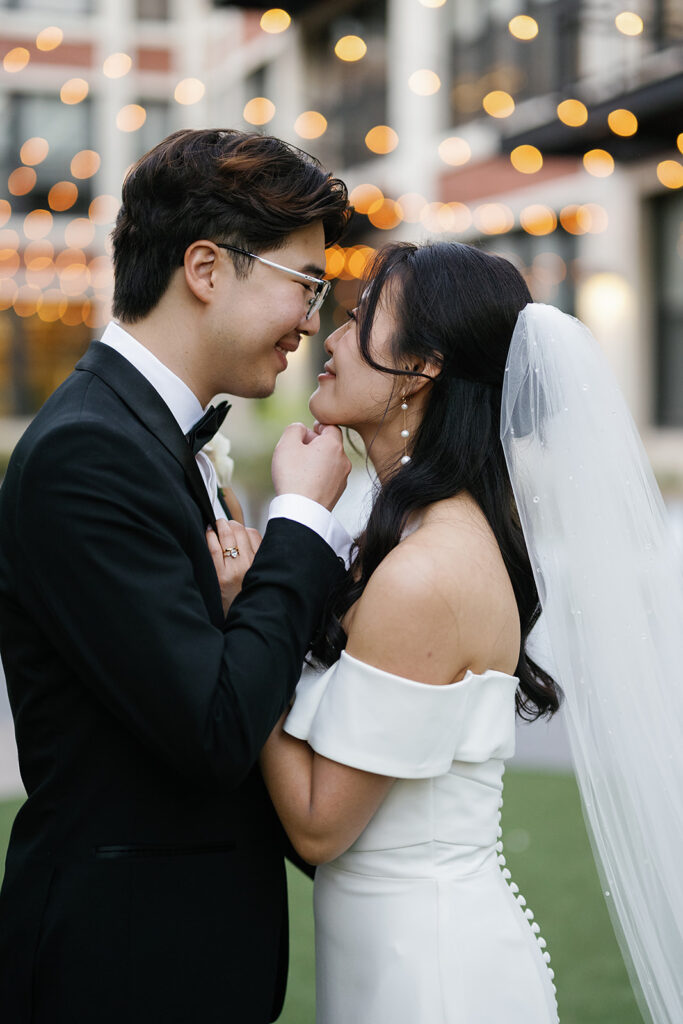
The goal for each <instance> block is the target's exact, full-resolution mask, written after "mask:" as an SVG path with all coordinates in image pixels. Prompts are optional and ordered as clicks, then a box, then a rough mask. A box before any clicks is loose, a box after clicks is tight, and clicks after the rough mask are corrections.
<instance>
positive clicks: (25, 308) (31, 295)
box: [13, 284, 42, 318]
mask: <svg viewBox="0 0 683 1024" xmlns="http://www.w3.org/2000/svg"><path fill="white" fill-rule="evenodd" d="M41 294H42V293H41V291H40V288H36V287H35V285H32V284H24V285H22V286H21V288H20V289H19V291H18V292H17V297H16V299H15V300H14V304H13V305H14V312H15V313H16V314H17V316H20V317H22V318H25V317H28V316H33V315H34V313H35V312H36V310H37V309H38V302H39V300H40V296H41Z"/></svg>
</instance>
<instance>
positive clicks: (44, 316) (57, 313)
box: [37, 288, 69, 324]
mask: <svg viewBox="0 0 683 1024" xmlns="http://www.w3.org/2000/svg"><path fill="white" fill-rule="evenodd" d="M68 304H69V303H68V299H67V297H66V295H65V294H64V292H63V291H60V289H59V288H48V289H47V291H44V292H43V294H42V295H41V297H40V298H39V300H38V308H37V313H38V316H39V317H40V319H41V320H43V321H45V323H46V324H53V323H54V322H55V321H56V320H59V318H60V317H61V316H63V315H64V313H65V311H66V307H67V306H68Z"/></svg>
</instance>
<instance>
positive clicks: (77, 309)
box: [59, 302, 90, 327]
mask: <svg viewBox="0 0 683 1024" xmlns="http://www.w3.org/2000/svg"><path fill="white" fill-rule="evenodd" d="M86 307H87V310H90V303H89V302H83V303H81V302H70V303H69V305H68V306H67V307H66V309H65V310H64V312H63V313H62V315H61V316H60V318H59V319H60V320H61V321H62V323H63V324H64V325H65V326H66V327H78V326H79V325H80V324H82V323H83V313H84V312H85V309H86Z"/></svg>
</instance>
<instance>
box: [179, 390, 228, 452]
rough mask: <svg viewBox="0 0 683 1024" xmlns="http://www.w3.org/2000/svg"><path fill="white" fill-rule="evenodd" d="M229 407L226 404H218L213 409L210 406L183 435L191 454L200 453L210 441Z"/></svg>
mask: <svg viewBox="0 0 683 1024" xmlns="http://www.w3.org/2000/svg"><path fill="white" fill-rule="evenodd" d="M229 410H230V405H229V404H228V402H219V403H218V405H217V406H216V407H215V408H214V406H213V405H210V406H209V408H208V409H207V410H206V412H205V413H204V415H203V416H201V417H200V418H199V419H198V420H197V422H196V423H195V425H194V426H193V427H192V429H191V430H190V431H189V433H187V434H185V437H186V439H187V443H188V444H189V446H190V448H191V449H192V454H193V455H196V454H197V452H200V451H201V450H202V448H203V447H204V445H205V444H208V442H209V441H210V440H211V438H212V437H213V435H214V434H215V433H216V431H217V430H218V428H219V427H220V425H221V423H222V422H223V420H224V419H225V417H226V416H227V415H228V412H229Z"/></svg>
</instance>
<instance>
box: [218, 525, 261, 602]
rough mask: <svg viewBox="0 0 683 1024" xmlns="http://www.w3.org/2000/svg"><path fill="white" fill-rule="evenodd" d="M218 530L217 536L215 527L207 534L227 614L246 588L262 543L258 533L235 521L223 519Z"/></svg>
mask: <svg viewBox="0 0 683 1024" xmlns="http://www.w3.org/2000/svg"><path fill="white" fill-rule="evenodd" d="M216 531H217V533H216V532H215V531H214V530H212V529H211V528H209V529H208V530H207V531H206V542H207V544H208V545H209V553H210V555H211V557H212V559H213V564H214V567H215V569H216V575H217V576H218V583H219V586H220V588H221V601H222V603H223V612H224V614H225V615H227V614H228V609H229V608H230V605H231V604H232V602H233V601H234V600H235V598H236V597H237V595H238V594H239V592H240V590H241V589H242V580H243V579H244V577H245V575H246V573H247V570H248V569H249V568H250V567H251V563H252V562H253V561H254V555H255V554H256V552H257V551H258V549H259V545H260V543H261V535H260V533H259V532H258V530H254V529H252V527H250V526H242V524H241V523H238V522H237V521H236V520H235V519H230V520H227V519H219V520H218V521H217V523H216ZM234 552H237V554H234Z"/></svg>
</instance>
